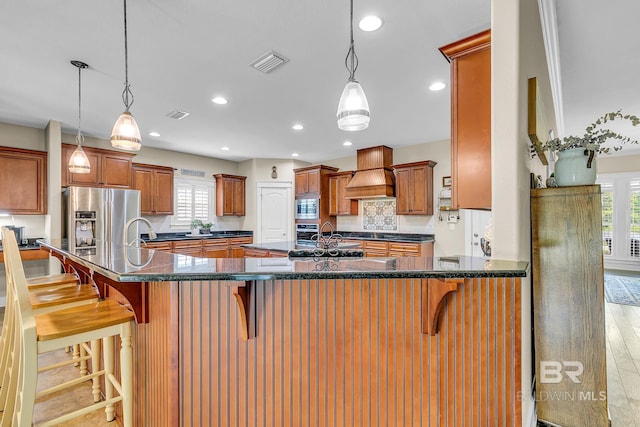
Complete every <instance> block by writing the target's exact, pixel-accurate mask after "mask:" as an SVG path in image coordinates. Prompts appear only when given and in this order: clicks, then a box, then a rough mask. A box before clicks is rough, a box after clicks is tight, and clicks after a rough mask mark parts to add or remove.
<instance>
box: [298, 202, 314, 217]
mask: <svg viewBox="0 0 640 427" xmlns="http://www.w3.org/2000/svg"><path fill="white" fill-rule="evenodd" d="M319 218H320V200H319V199H296V219H319Z"/></svg>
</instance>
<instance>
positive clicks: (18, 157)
mask: <svg viewBox="0 0 640 427" xmlns="http://www.w3.org/2000/svg"><path fill="white" fill-rule="evenodd" d="M0 184H1V185H2V191H0V212H2V213H8V214H12V215H44V214H46V213H47V153H46V152H44V151H34V150H23V149H20V148H9V147H0Z"/></svg>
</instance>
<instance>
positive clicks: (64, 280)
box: [27, 273, 80, 290]
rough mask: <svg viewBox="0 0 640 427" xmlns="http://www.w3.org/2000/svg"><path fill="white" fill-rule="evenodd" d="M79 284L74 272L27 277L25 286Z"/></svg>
mask: <svg viewBox="0 0 640 427" xmlns="http://www.w3.org/2000/svg"><path fill="white" fill-rule="evenodd" d="M79 284H80V278H79V277H78V275H77V274H75V273H58V274H51V275H48V276H38V277H29V278H27V287H28V288H29V289H30V290H35V289H40V288H50V287H60V286H73V285H79Z"/></svg>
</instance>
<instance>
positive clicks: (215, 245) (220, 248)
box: [202, 239, 229, 258]
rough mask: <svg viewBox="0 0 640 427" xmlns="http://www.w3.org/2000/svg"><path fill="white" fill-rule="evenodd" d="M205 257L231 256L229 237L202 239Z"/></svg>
mask: <svg viewBox="0 0 640 427" xmlns="http://www.w3.org/2000/svg"><path fill="white" fill-rule="evenodd" d="M202 245H203V246H202V256H203V257H204V258H229V241H228V240H227V239H211V240H203V241H202Z"/></svg>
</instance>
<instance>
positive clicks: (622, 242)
mask: <svg viewBox="0 0 640 427" xmlns="http://www.w3.org/2000/svg"><path fill="white" fill-rule="evenodd" d="M598 184H600V188H601V191H602V239H603V252H604V255H605V257H606V258H610V259H612V260H622V261H632V260H636V262H637V260H638V259H639V258H640V173H638V172H626V173H614V174H602V175H599V176H598Z"/></svg>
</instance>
